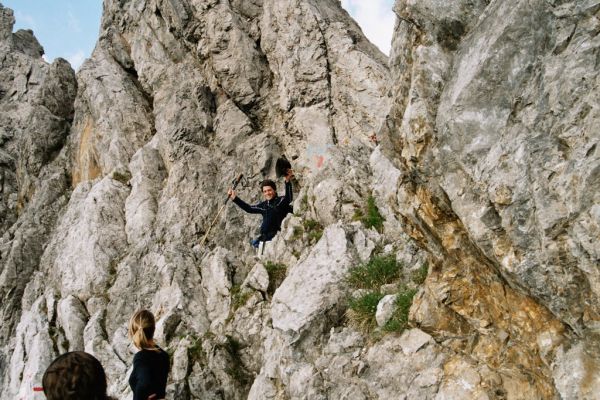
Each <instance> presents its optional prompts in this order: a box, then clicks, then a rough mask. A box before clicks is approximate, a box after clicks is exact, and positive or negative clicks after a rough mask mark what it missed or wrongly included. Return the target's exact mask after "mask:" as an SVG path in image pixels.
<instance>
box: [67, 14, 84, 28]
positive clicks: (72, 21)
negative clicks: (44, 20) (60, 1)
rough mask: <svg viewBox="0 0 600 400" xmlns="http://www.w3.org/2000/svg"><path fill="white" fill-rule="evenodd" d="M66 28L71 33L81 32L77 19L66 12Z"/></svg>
mask: <svg viewBox="0 0 600 400" xmlns="http://www.w3.org/2000/svg"><path fill="white" fill-rule="evenodd" d="M67 26H68V27H69V29H70V30H71V31H73V32H81V24H80V23H79V19H78V18H77V17H76V16H75V14H73V12H72V11H68V12H67Z"/></svg>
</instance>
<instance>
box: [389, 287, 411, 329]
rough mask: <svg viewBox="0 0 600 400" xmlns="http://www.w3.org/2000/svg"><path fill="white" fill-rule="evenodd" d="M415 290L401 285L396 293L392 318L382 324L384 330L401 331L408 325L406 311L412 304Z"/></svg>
mask: <svg viewBox="0 0 600 400" xmlns="http://www.w3.org/2000/svg"><path fill="white" fill-rule="evenodd" d="M416 293H417V291H416V290H415V289H409V288H406V287H403V288H401V289H400V291H399V292H398V294H397V295H396V302H395V306H396V308H395V310H394V313H393V314H392V318H390V320H389V321H388V322H387V323H386V324H385V325H384V326H383V330H384V331H386V332H402V331H404V330H405V329H406V328H407V327H408V312H409V311H410V306H411V305H412V301H413V297H415V294H416Z"/></svg>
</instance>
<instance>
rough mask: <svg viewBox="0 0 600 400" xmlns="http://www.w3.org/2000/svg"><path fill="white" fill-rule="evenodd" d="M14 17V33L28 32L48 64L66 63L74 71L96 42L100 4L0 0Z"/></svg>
mask: <svg viewBox="0 0 600 400" xmlns="http://www.w3.org/2000/svg"><path fill="white" fill-rule="evenodd" d="M0 3H2V5H4V7H8V8H11V9H12V10H13V11H14V14H15V20H16V21H15V26H14V28H13V30H14V31H16V30H18V29H31V30H33V33H34V34H35V37H36V38H37V39H38V41H39V42H40V44H41V45H42V46H43V47H44V51H45V53H46V54H45V55H44V57H45V58H46V60H48V61H52V60H54V59H55V58H56V57H62V58H64V59H66V60H68V61H69V62H70V63H71V65H72V66H73V68H75V69H77V68H79V66H80V65H81V63H82V62H83V60H84V59H85V58H87V57H89V56H90V54H92V50H93V49H94V46H95V45H96V40H97V39H98V32H99V29H100V17H101V15H102V0H0Z"/></svg>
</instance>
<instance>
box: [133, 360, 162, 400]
mask: <svg viewBox="0 0 600 400" xmlns="http://www.w3.org/2000/svg"><path fill="white" fill-rule="evenodd" d="M167 375H169V355H168V354H167V352H165V351H164V350H163V349H161V348H158V351H153V350H146V349H144V350H140V351H138V352H137V353H136V354H135V356H133V371H131V376H130V377H129V386H131V390H132V391H133V400H147V399H148V396H150V395H152V394H155V395H156V398H157V399H164V398H165V390H166V388H167Z"/></svg>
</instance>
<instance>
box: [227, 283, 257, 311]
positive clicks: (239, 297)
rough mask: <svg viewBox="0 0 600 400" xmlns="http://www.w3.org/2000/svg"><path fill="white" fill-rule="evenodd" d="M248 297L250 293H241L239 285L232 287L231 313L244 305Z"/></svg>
mask: <svg viewBox="0 0 600 400" xmlns="http://www.w3.org/2000/svg"><path fill="white" fill-rule="evenodd" d="M250 296H252V292H251V291H249V290H245V291H243V290H242V287H241V286H240V285H233V287H232V288H231V306H232V307H233V311H235V310H237V309H238V308H240V307H242V306H243V305H244V304H246V302H247V301H248V299H249V298H250Z"/></svg>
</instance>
